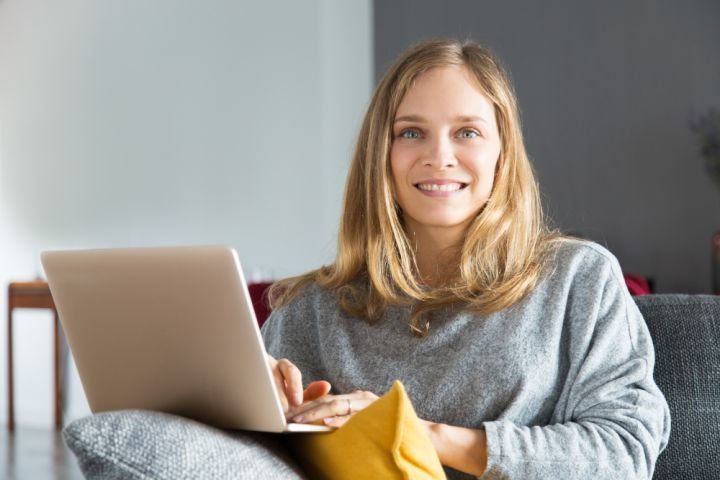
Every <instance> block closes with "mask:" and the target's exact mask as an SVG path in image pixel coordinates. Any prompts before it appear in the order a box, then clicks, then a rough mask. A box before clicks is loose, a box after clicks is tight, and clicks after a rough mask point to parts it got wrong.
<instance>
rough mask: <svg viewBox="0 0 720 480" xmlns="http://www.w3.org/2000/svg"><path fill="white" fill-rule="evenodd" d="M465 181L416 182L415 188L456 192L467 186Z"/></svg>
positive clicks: (424, 190)
mask: <svg viewBox="0 0 720 480" xmlns="http://www.w3.org/2000/svg"><path fill="white" fill-rule="evenodd" d="M467 185H468V184H467V183H461V182H448V183H445V182H443V183H435V182H433V183H416V184H415V188H417V189H419V190H422V191H423V192H457V191H459V190H462V189H463V188H465V187H467Z"/></svg>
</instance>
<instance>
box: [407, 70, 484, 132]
mask: <svg viewBox="0 0 720 480" xmlns="http://www.w3.org/2000/svg"><path fill="white" fill-rule="evenodd" d="M395 115H396V117H397V116H401V115H423V116H436V115H437V116H443V115H451V116H458V115H460V116H472V115H476V116H477V115H479V116H482V117H485V118H487V119H488V120H490V117H492V119H493V120H494V117H495V111H494V107H493V104H492V102H491V100H490V99H489V98H488V97H487V96H486V95H485V94H484V93H483V91H482V90H481V88H480V86H479V83H478V80H477V79H476V78H475V77H474V76H473V75H472V73H470V72H469V71H468V70H467V68H465V67H462V66H448V67H436V68H433V69H431V70H428V71H427V72H424V73H422V74H420V75H418V76H417V77H416V78H415V79H414V81H413V83H412V84H411V85H410V88H409V89H408V91H407V92H406V93H405V96H404V97H403V99H402V100H401V101H400V105H399V106H398V110H397V112H396V114H395Z"/></svg>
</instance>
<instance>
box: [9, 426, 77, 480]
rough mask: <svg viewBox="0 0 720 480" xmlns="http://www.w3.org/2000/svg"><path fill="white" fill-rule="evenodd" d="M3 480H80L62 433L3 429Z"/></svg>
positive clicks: (25, 428) (30, 429)
mask: <svg viewBox="0 0 720 480" xmlns="http://www.w3.org/2000/svg"><path fill="white" fill-rule="evenodd" d="M0 478H2V479H6V480H36V479H37V480H45V479H52V480H81V479H82V478H83V476H82V473H81V472H80V469H79V468H78V466H77V462H76V461H75V457H74V456H73V454H72V452H71V451H70V450H69V449H68V448H67V446H65V443H63V441H62V437H61V435H60V433H59V432H55V431H54V430H43V429H34V428H27V427H23V428H17V429H16V430H15V432H14V433H9V432H8V430H7V428H6V426H5V425H0Z"/></svg>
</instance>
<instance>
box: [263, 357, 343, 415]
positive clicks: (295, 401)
mask: <svg viewBox="0 0 720 480" xmlns="http://www.w3.org/2000/svg"><path fill="white" fill-rule="evenodd" d="M267 361H268V365H269V366H270V370H271V371H272V374H273V379H274V380H275V388H276V389H277V392H278V395H279V396H280V403H281V404H282V408H283V412H285V414H286V415H287V414H288V412H289V411H290V409H291V408H293V407H297V406H298V405H301V404H303V402H312V401H313V400H316V399H318V398H321V397H323V396H325V395H327V394H328V393H329V392H330V383H328V382H326V381H325V380H319V381H316V382H311V383H310V384H309V385H308V387H307V388H306V389H305V390H303V386H302V385H303V384H302V374H301V373H300V369H298V368H297V367H296V366H295V365H294V364H293V363H292V362H291V361H290V360H288V359H286V358H281V359H280V360H275V359H274V358H273V357H271V356H270V355H268V356H267Z"/></svg>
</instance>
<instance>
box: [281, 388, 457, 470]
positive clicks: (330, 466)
mask: <svg viewBox="0 0 720 480" xmlns="http://www.w3.org/2000/svg"><path fill="white" fill-rule="evenodd" d="M288 439H289V441H290V446H291V448H292V450H293V453H294V454H295V457H296V460H297V461H298V462H299V463H300V464H301V465H302V467H303V469H304V470H305V472H307V473H308V475H309V476H310V478H312V479H326V478H327V479H330V478H332V479H339V480H342V479H346V478H347V479H353V480H362V479H372V480H376V479H378V478H383V479H395V478H397V479H413V480H414V479H422V480H430V479H444V478H446V477H445V472H444V471H443V469H442V465H441V464H440V459H439V458H438V456H437V453H436V452H435V447H433V445H432V443H431V442H430V439H429V438H428V437H427V435H426V434H425V431H424V430H423V426H422V425H421V424H420V421H419V420H418V418H417V415H416V414H415V410H414V409H413V406H412V403H410V399H409V398H408V396H407V394H406V393H405V388H404V387H403V385H402V383H400V382H399V381H395V384H394V385H393V386H392V388H391V389H390V391H389V392H387V393H386V394H385V395H383V396H382V397H380V398H379V399H377V400H376V401H374V402H373V403H372V404H370V406H368V407H367V408H365V409H363V410H361V411H359V412H358V413H356V414H355V415H353V416H352V418H350V420H348V421H347V422H346V423H345V424H344V425H343V426H342V427H340V428H338V429H337V430H335V431H333V432H330V433H294V434H292V435H290V436H289V438H288Z"/></svg>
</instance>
